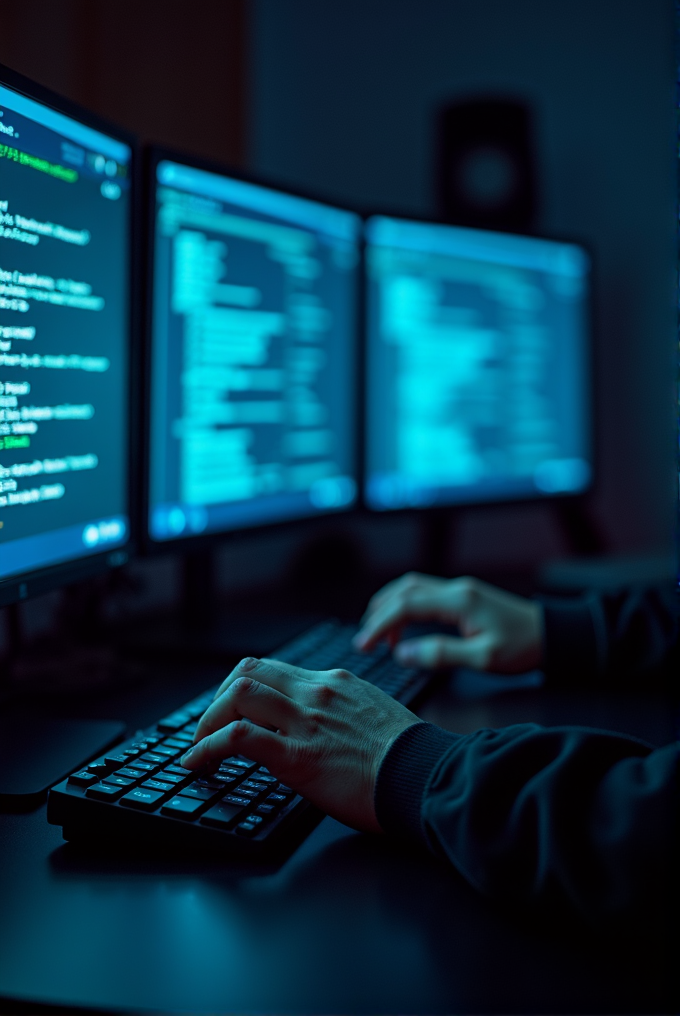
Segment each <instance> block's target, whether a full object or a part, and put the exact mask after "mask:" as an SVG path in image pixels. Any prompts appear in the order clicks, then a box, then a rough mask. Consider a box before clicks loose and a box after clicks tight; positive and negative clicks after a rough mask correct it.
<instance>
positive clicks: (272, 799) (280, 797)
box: [266, 794, 288, 808]
mask: <svg viewBox="0 0 680 1016" xmlns="http://www.w3.org/2000/svg"><path fill="white" fill-rule="evenodd" d="M287 801H288V798H287V797H286V795H285V794H270V795H269V797H267V798H266V802H267V804H273V805H274V806H275V807H277V808H280V807H281V805H282V804H285V803H286V802H287Z"/></svg>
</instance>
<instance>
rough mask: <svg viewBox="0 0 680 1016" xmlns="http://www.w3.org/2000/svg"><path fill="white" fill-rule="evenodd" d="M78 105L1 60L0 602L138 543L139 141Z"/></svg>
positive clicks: (118, 556)
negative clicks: (134, 269)
mask: <svg viewBox="0 0 680 1016" xmlns="http://www.w3.org/2000/svg"><path fill="white" fill-rule="evenodd" d="M73 110H74V108H73V107H71V106H70V105H68V104H66V103H63V102H62V101H61V100H59V99H58V98H57V97H55V96H53V95H51V93H47V92H45V90H43V89H41V88H39V87H38V86H33V85H32V84H31V83H30V82H28V81H26V80H25V79H24V78H21V77H20V76H19V75H15V74H13V72H11V71H4V70H1V69H0V602H9V601H11V600H12V599H16V598H23V597H24V596H26V595H28V594H29V593H30V592H32V591H39V589H40V588H46V587H47V586H49V585H50V584H53V583H54V582H55V581H66V580H67V578H68V576H69V575H72V576H74V577H76V576H77V575H78V574H80V573H81V572H82V571H83V570H85V571H87V570H91V569H93V568H96V567H99V566H101V565H106V564H117V563H121V561H122V560H124V558H125V556H126V550H127V548H128V545H129V541H130V508H129V499H130V494H129V489H128V488H129V481H128V476H129V451H128V443H129V425H128V412H129V398H130V395H129V389H130V384H129V378H130V373H129V361H130V336H131V307H130V303H131V296H130V282H131V268H130V257H131V254H130V251H131V225H132V224H131V218H132V201H131V167H132V154H133V152H132V143H131V141H130V139H129V138H128V137H127V136H126V135H122V134H120V135H119V134H118V133H117V132H115V133H114V132H111V131H110V130H109V129H108V128H103V127H102V126H101V125H100V123H99V121H98V120H97V119H96V118H95V117H92V116H90V115H89V114H86V113H84V112H82V111H77V112H74V111H73ZM34 587H35V589H34Z"/></svg>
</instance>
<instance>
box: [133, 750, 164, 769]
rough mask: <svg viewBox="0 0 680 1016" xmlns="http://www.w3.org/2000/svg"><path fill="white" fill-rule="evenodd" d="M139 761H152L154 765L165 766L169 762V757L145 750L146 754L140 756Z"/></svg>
mask: <svg viewBox="0 0 680 1016" xmlns="http://www.w3.org/2000/svg"><path fill="white" fill-rule="evenodd" d="M139 761H140V762H150V763H151V765H154V766H160V765H163V766H164V765H166V764H167V762H168V759H167V758H166V756H165V755H157V754H156V753H155V752H153V751H146V752H144V754H143V755H142V757H141V758H140V760H139Z"/></svg>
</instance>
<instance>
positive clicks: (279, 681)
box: [213, 656, 300, 702]
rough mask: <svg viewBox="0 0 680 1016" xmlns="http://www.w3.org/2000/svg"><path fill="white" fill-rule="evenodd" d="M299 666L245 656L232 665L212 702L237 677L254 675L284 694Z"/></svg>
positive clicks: (287, 693)
mask: <svg viewBox="0 0 680 1016" xmlns="http://www.w3.org/2000/svg"><path fill="white" fill-rule="evenodd" d="M299 669H300V668H299V667H292V668H291V666H290V665H289V664H285V663H280V662H279V661H278V660H256V659H254V658H253V657H252V656H247V657H246V658H245V659H244V660H241V662H240V663H239V664H238V665H237V666H236V667H234V669H233V670H232V672H231V674H229V676H228V677H226V678H225V679H224V681H223V682H222V684H221V685H220V687H219V688H218V690H217V693H216V695H215V698H214V699H213V702H214V701H216V700H217V699H218V698H219V696H220V695H223V694H224V692H225V691H227V689H228V688H230V687H231V685H232V684H233V683H234V681H236V680H237V679H238V678H239V677H242V676H244V677H254V678H256V680H258V681H264V682H265V683H266V684H268V685H269V686H270V687H272V688H276V689H277V691H280V692H282V693H283V694H284V695H289V694H290V693H291V677H295V676H296V675H295V673H294V672H295V671H297V670H299Z"/></svg>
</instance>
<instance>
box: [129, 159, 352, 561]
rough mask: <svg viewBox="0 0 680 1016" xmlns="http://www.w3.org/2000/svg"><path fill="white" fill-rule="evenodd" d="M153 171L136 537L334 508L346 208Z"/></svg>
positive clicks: (347, 384) (339, 493)
mask: <svg viewBox="0 0 680 1016" xmlns="http://www.w3.org/2000/svg"><path fill="white" fill-rule="evenodd" d="M155 183H156V223H155V257H154V279H153V294H152V295H153V324H152V363H151V365H152V384H151V455H150V477H149V483H150V501H149V518H148V526H149V533H150V536H151V538H152V539H153V540H156V541H164V540H172V539H176V538H178V537H187V536H194V535H198V534H200V533H210V532H220V531H225V530H233V529H240V528H243V527H247V526H254V525H259V524H265V523H273V522H279V521H283V520H286V519H293V518H303V517H306V516H311V515H315V514H318V513H320V512H327V511H337V510H343V509H346V508H349V507H350V506H351V505H352V504H353V503H354V502H355V500H356V497H357V467H356V462H355V441H356V433H355V430H356V424H355V415H356V414H355V409H356V401H357V394H356V388H355V376H356V361H357V352H356V330H357V329H356V292H357V276H358V271H359V245H360V239H361V221H360V219H359V218H358V217H357V216H355V215H353V214H351V213H349V212H344V211H342V210H338V209H335V208H332V207H329V206H326V205H322V204H319V203H317V202H314V201H308V200H304V199H302V198H297V197H294V196H292V195H289V194H284V193H281V192H278V191H275V190H271V189H269V188H266V187H261V186H257V185H255V184H251V183H247V182H244V181H240V180H235V179H232V178H230V177H227V176H223V175H221V174H217V173H209V172H205V171H204V170H201V169H198V168H196V167H192V166H188V165H184V164H179V163H175V162H169V161H163V162H160V163H159V164H158V166H157V169H156V181H155Z"/></svg>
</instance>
